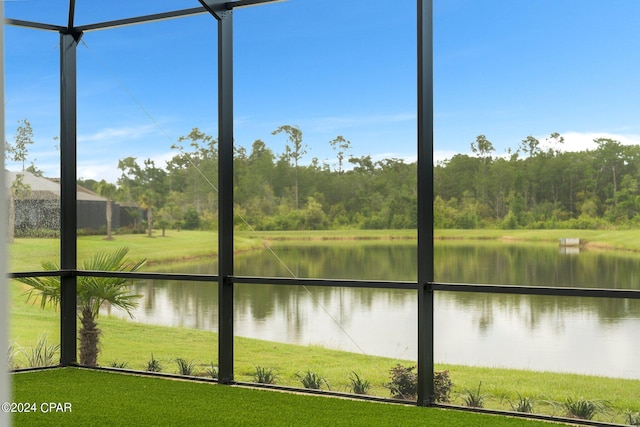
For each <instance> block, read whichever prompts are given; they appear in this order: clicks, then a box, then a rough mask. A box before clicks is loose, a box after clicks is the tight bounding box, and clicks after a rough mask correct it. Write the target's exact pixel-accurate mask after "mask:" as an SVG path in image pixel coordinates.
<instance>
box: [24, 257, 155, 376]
mask: <svg viewBox="0 0 640 427" xmlns="http://www.w3.org/2000/svg"><path fill="white" fill-rule="evenodd" d="M128 252H129V249H128V248H120V249H118V250H116V251H114V252H110V253H103V252H100V253H97V254H95V255H94V256H93V257H91V258H89V259H88V260H85V261H84V262H83V263H82V268H81V269H82V270H88V271H125V272H133V271H137V270H139V269H140V268H141V267H142V265H143V264H144V263H145V260H140V261H131V260H129V259H126V256H127V254H128ZM42 267H43V269H44V270H54V271H56V270H60V267H59V266H58V265H57V264H56V263H53V262H43V263H42ZM17 280H19V281H21V282H22V283H25V284H26V285H28V286H30V287H31V289H30V290H28V291H27V292H26V295H27V300H31V299H32V298H34V299H36V298H40V305H41V307H42V308H44V307H45V306H46V305H47V304H49V303H51V304H53V305H54V306H58V304H59V303H60V278H59V277H21V278H18V279H17ZM129 281H130V279H126V278H121V277H86V276H80V277H78V282H77V292H78V306H77V310H78V316H79V317H80V322H81V323H82V327H81V328H80V331H79V335H80V364H82V365H87V366H96V365H97V360H98V351H99V350H98V344H99V342H100V329H99V328H98V324H97V323H96V318H97V317H98V314H99V312H100V307H101V306H102V304H104V303H105V302H108V303H109V304H111V305H112V306H114V307H116V308H119V309H121V310H124V311H126V312H127V314H129V316H131V317H133V314H132V312H131V310H133V309H134V308H135V307H136V306H137V305H138V302H137V299H138V298H140V297H141V295H135V294H133V293H131V291H130V290H129V288H128V287H127V284H128V283H129Z"/></svg>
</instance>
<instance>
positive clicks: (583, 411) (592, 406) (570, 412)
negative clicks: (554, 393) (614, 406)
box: [562, 397, 611, 420]
mask: <svg viewBox="0 0 640 427" xmlns="http://www.w3.org/2000/svg"><path fill="white" fill-rule="evenodd" d="M562 407H563V408H564V410H565V412H566V414H567V416H568V417H570V418H579V419H581V420H591V419H593V417H594V416H596V415H597V414H602V413H605V412H607V411H608V410H609V408H610V407H611V404H610V403H609V402H607V401H605V400H588V399H585V398H583V397H581V398H580V399H576V400H573V399H572V398H570V397H569V398H567V400H565V401H564V402H563V403H562Z"/></svg>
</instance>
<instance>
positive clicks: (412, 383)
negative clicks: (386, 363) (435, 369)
mask: <svg viewBox="0 0 640 427" xmlns="http://www.w3.org/2000/svg"><path fill="white" fill-rule="evenodd" d="M415 368H416V367H415V366H409V367H406V366H402V365H400V364H397V365H396V366H395V367H394V368H391V369H390V370H389V373H390V374H391V381H389V382H388V383H386V384H385V385H384V386H385V387H386V388H388V389H389V391H390V392H391V397H395V398H399V399H407V400H414V399H415V398H416V395H417V394H418V376H417V374H416V373H415V372H413V370H414V369H415Z"/></svg>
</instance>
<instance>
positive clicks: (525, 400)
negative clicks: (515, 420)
mask: <svg viewBox="0 0 640 427" xmlns="http://www.w3.org/2000/svg"><path fill="white" fill-rule="evenodd" d="M509 405H510V406H511V410H513V411H514V412H523V413H527V414H532V413H533V399H532V398H531V397H528V396H523V395H521V394H520V393H518V399H517V400H516V401H514V402H511V401H509Z"/></svg>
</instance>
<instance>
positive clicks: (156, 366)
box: [146, 353, 162, 372]
mask: <svg viewBox="0 0 640 427" xmlns="http://www.w3.org/2000/svg"><path fill="white" fill-rule="evenodd" d="M146 371H147V372H160V371H162V365H161V364H160V361H158V359H155V358H154V357H153V353H151V360H149V361H148V362H147V368H146Z"/></svg>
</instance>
